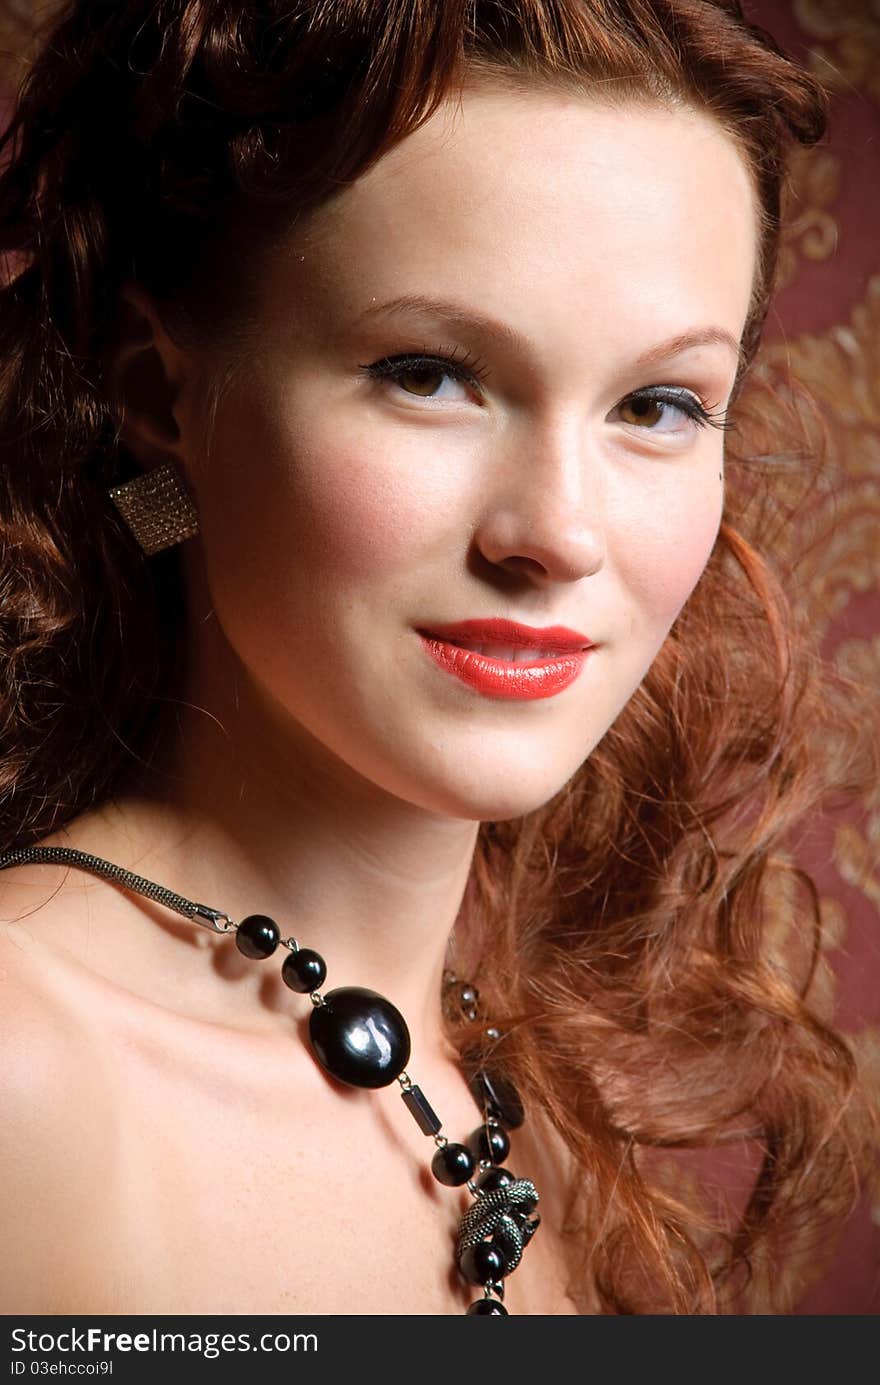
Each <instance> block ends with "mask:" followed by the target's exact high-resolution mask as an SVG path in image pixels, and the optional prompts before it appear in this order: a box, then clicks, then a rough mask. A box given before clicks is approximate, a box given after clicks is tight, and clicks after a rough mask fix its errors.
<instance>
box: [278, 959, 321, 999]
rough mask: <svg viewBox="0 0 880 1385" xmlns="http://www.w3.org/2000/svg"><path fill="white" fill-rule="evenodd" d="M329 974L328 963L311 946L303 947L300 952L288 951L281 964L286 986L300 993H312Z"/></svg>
mask: <svg viewBox="0 0 880 1385" xmlns="http://www.w3.org/2000/svg"><path fill="white" fill-rule="evenodd" d="M326 975H327V964H326V962H325V961H324V958H323V957H322V956H321V954H320V953H319V952H313V951H312V949H311V948H310V947H301V948H300V949H299V951H298V952H288V954H287V956H286V957H285V959H284V961H283V962H282V964H281V979H282V981H283V982H284V984H285V986H289V987H290V989H291V990H292V991H299V993H300V995H310V994H311V993H312V991H316V990H317V989H318V987H319V986H320V985H321V984H322V983H323V981H324V978H325V977H326Z"/></svg>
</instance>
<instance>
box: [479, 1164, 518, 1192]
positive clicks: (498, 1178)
mask: <svg viewBox="0 0 880 1385" xmlns="http://www.w3.org/2000/svg"><path fill="white" fill-rule="evenodd" d="M515 1180H516V1174H515V1173H511V1172H510V1169H502V1168H494V1169H484V1170H483V1172H482V1173H481V1174H479V1175H478V1177H477V1178H476V1179H475V1180H474V1181H475V1182H476V1185H477V1187H478V1188H479V1190H480V1192H481V1193H494V1191H495V1189H496V1188H506V1187H507V1184H508V1183H513V1182H515Z"/></svg>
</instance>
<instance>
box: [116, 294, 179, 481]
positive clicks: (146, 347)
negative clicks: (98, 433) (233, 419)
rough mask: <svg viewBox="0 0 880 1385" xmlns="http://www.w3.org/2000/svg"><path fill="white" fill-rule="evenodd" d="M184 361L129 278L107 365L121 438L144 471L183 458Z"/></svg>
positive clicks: (153, 309)
mask: <svg viewBox="0 0 880 1385" xmlns="http://www.w3.org/2000/svg"><path fill="white" fill-rule="evenodd" d="M185 364H186V363H185V358H184V356H183V353H182V351H181V350H180V348H179V347H178V346H177V345H176V344H175V343H174V342H173V341H172V340H171V338H170V337H169V335H168V333H167V332H166V330H165V328H164V326H163V325H162V321H161V318H160V316H159V313H158V311H157V309H156V306H155V304H154V303H153V301H152V299H151V298H150V297H149V295H148V294H147V293H146V292H145V291H144V290H143V289H142V288H141V287H140V286H139V285H138V284H136V283H134V282H133V281H127V282H126V283H124V284H123V285H122V287H121V289H120V294H119V312H118V316H117V324H116V338H115V341H114V344H113V348H112V350H111V352H110V353H109V355H108V359H107V366H108V374H109V379H110V385H111V389H112V392H113V402H114V406H115V408H116V411H117V417H118V418H119V421H120V437H121V440H122V442H123V443H124V444H125V446H126V448H127V449H128V450H129V452H131V454H132V455H133V456H134V457H135V458H136V460H137V461H139V462H140V464H141V465H142V466H143V468H144V470H150V469H151V468H152V467H154V466H158V465H159V464H160V463H162V462H167V461H168V460H169V459H170V458H171V457H180V446H181V431H180V427H179V424H178V419H177V407H178V405H179V402H180V395H181V391H182V388H183V383H184V378H185ZM181 460H182V459H181Z"/></svg>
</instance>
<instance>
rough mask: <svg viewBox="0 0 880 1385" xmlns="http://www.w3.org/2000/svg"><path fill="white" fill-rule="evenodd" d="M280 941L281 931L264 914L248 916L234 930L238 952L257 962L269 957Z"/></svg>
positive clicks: (273, 921) (272, 920)
mask: <svg viewBox="0 0 880 1385" xmlns="http://www.w3.org/2000/svg"><path fill="white" fill-rule="evenodd" d="M280 941H281V930H280V928H279V927H278V924H277V923H276V922H275V920H274V919H270V918H267V917H266V915H265V914H248V916H247V918H246V919H242V921H241V923H240V924H239V925H238V927H237V928H236V930H235V942H236V946H237V947H238V950H239V952H242V953H244V955H245V957H251V958H254V959H255V960H257V961H260V960H262V959H263V958H265V957H271V956H272V953H273V952H274V951H275V949H276V947H277V946H278V944H279V942H280Z"/></svg>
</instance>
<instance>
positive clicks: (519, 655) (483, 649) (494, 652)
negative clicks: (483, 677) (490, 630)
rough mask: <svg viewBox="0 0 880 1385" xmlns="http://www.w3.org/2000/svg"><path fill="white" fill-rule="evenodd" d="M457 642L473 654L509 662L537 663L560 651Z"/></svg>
mask: <svg viewBox="0 0 880 1385" xmlns="http://www.w3.org/2000/svg"><path fill="white" fill-rule="evenodd" d="M457 643H460V644H461V648H462V649H467V650H468V651H469V652H470V653H471V654H482V655H484V657H485V658H487V659H503V660H504V661H505V662H506V663H509V664H536V663H539V662H540V661H541V660H542V659H554V658H557V657H558V651H557V650H555V649H523V648H522V647H521V646H514V645H509V644H464V643H462V642H460V641H457Z"/></svg>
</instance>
